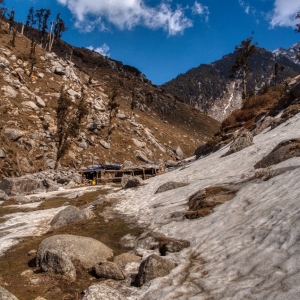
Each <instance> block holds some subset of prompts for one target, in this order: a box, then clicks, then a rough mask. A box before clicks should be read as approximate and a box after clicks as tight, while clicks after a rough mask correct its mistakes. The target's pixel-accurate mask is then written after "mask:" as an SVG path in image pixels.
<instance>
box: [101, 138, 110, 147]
mask: <svg viewBox="0 0 300 300" xmlns="http://www.w3.org/2000/svg"><path fill="white" fill-rule="evenodd" d="M100 145H101V146H102V147H104V148H105V149H110V143H107V142H105V141H104V140H101V141H100Z"/></svg>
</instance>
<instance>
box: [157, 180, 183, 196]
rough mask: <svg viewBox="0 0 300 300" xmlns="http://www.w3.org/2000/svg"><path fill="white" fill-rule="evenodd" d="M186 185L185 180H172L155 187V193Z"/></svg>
mask: <svg viewBox="0 0 300 300" xmlns="http://www.w3.org/2000/svg"><path fill="white" fill-rule="evenodd" d="M187 185H188V183H186V182H174V181H170V182H166V183H164V184H162V185H161V186H160V187H159V188H158V189H157V191H156V192H155V194H158V193H163V192H166V191H169V190H174V189H178V188H180V187H183V186H187Z"/></svg>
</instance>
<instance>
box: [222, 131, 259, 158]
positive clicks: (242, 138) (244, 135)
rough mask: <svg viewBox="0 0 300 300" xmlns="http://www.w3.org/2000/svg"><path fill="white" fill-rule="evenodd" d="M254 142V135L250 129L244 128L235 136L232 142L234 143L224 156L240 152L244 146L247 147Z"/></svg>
mask: <svg viewBox="0 0 300 300" xmlns="http://www.w3.org/2000/svg"><path fill="white" fill-rule="evenodd" d="M252 144H253V135H252V133H251V132H250V131H248V130H245V129H244V130H242V131H240V132H238V133H237V134H236V135H235V136H234V140H233V142H232V145H231V146H230V148H229V150H228V152H226V153H225V154H224V155H223V156H227V155H230V154H232V153H235V152H238V151H241V150H243V149H244V148H247V147H249V146H251V145H252Z"/></svg>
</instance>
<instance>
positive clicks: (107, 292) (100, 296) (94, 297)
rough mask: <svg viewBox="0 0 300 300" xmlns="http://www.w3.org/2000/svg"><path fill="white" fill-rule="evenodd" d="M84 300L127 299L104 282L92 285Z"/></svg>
mask: <svg viewBox="0 0 300 300" xmlns="http://www.w3.org/2000/svg"><path fill="white" fill-rule="evenodd" d="M82 300H126V298H125V297H123V296H122V295H121V294H120V293H119V292H118V291H117V290H115V289H113V288H111V287H108V286H107V285H104V284H93V285H91V286H90V287H89V288H88V289H87V291H86V293H85V294H84V296H83V298H82Z"/></svg>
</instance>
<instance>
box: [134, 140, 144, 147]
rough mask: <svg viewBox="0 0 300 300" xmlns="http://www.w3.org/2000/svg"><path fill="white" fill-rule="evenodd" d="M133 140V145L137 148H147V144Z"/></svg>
mask: <svg viewBox="0 0 300 300" xmlns="http://www.w3.org/2000/svg"><path fill="white" fill-rule="evenodd" d="M132 140H133V143H134V144H135V145H136V146H137V147H139V148H145V147H146V143H144V142H140V141H139V140H137V139H132Z"/></svg>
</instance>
